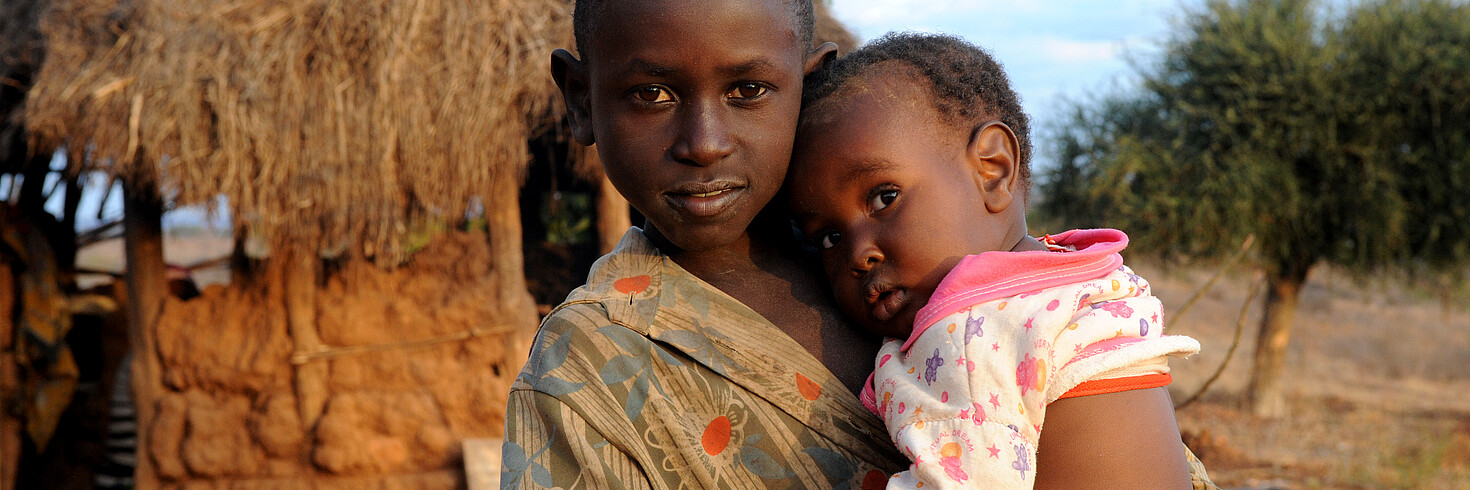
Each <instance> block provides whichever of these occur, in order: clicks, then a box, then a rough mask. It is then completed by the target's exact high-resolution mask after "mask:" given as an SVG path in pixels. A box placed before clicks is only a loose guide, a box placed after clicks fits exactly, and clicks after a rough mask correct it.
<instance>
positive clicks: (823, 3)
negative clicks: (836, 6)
mask: <svg viewBox="0 0 1470 490" xmlns="http://www.w3.org/2000/svg"><path fill="white" fill-rule="evenodd" d="M816 11H817V26H816V27H817V31H816V32H815V33H813V36H812V37H813V38H814V41H815V42H816V43H817V44H821V43H824V42H831V43H833V44H836V45H837V53H838V54H839V55H845V54H847V53H850V52H852V50H854V49H857V47H858V38H857V36H856V35H853V33H852V31H848V30H847V27H846V26H844V25H842V22H838V21H837V18H836V17H833V16H832V8H831V7H828V6H827V0H816Z"/></svg>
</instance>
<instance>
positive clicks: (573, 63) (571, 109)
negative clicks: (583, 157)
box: [551, 49, 596, 146]
mask: <svg viewBox="0 0 1470 490" xmlns="http://www.w3.org/2000/svg"><path fill="white" fill-rule="evenodd" d="M551 78H552V79H553V80H556V87H557V88H558V89H561V99H562V101H563V102H565V103H566V104H567V120H568V122H570V123H571V126H572V139H573V140H576V141H577V142H578V143H581V144H583V145H589V146H590V145H592V143H595V142H596V141H595V140H596V139H595V138H594V137H593V134H592V99H591V89H592V87H591V84H590V83H588V80H587V64H586V63H584V62H583V61H582V60H579V59H577V57H576V56H574V55H572V53H571V52H570V51H567V50H565V49H557V50H556V51H552V52H551Z"/></svg>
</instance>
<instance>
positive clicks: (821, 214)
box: [788, 68, 1024, 338]
mask: <svg viewBox="0 0 1470 490" xmlns="http://www.w3.org/2000/svg"><path fill="white" fill-rule="evenodd" d="M859 77H860V78H859V79H857V80H853V81H851V82H849V83H850V84H852V85H851V86H849V87H848V88H846V89H844V90H845V92H844V93H842V94H838V95H834V96H833V99H832V100H830V102H829V103H828V104H826V105H823V106H821V107H819V108H818V109H817V111H819V112H818V113H816V114H813V115H810V116H808V121H807V122H806V123H804V124H803V126H802V127H801V131H800V134H799V136H798V139H797V141H796V149H795V150H794V153H793V155H792V157H793V160H792V173H791V176H790V180H789V181H788V184H789V186H790V187H789V189H788V190H789V192H790V196H791V197H790V200H791V211H792V215H793V216H794V217H795V219H796V222H797V225H798V226H799V227H800V228H801V231H802V232H803V233H804V234H805V235H806V236H807V237H808V238H809V239H811V240H812V242H813V244H814V245H816V246H817V248H819V249H821V253H822V262H823V265H824V266H825V269H826V272H827V276H828V279H829V280H830V282H831V285H832V289H833V293H834V294H835V295H836V299H837V304H838V306H839V307H840V308H841V309H842V310H843V312H844V313H845V314H847V315H848V316H849V317H850V318H853V319H855V320H857V321H858V322H859V323H860V324H862V325H863V326H864V327H866V328H867V329H868V330H869V331H872V332H874V333H877V334H881V335H884V336H886V337H894V338H906V337H908V335H909V332H911V331H912V330H913V327H914V325H913V321H914V315H915V314H916V313H917V312H918V310H919V309H920V308H922V307H923V306H924V304H925V303H926V302H927V301H928V300H929V296H930V295H932V294H933V293H934V289H935V288H936V287H937V286H938V285H939V282H940V280H942V279H943V278H944V276H945V274H947V273H949V271H950V269H953V268H954V266H955V265H956V264H957V263H958V262H959V260H960V259H961V258H963V257H964V256H965V255H970V254H976V253H981V252H986V251H992V250H1001V249H1002V248H1004V247H1006V246H1007V245H1006V243H1005V240H1006V238H1005V237H1006V236H1008V235H1009V234H1013V233H1014V232H1015V231H1014V230H1009V229H1008V228H1010V227H1011V225H1010V224H1009V222H1011V221H1014V220H1007V219H1003V218H1002V217H1001V216H1000V215H997V214H994V213H992V212H990V211H988V210H987V206H986V203H985V196H984V195H983V193H984V190H983V188H984V186H985V183H986V180H985V178H984V177H983V176H982V175H981V174H982V173H984V172H980V171H976V167H975V165H974V164H973V161H974V158H973V157H974V155H973V153H974V152H973V151H972V150H973V148H974V146H972V143H971V135H970V133H971V132H970V131H969V128H956V127H953V125H952V124H948V123H944V122H943V121H942V120H941V119H940V116H939V115H938V113H937V111H936V110H935V109H934V108H933V105H932V104H931V103H930V102H929V100H928V97H929V95H928V92H927V91H926V90H925V88H924V87H923V86H921V85H919V84H918V83H917V82H916V81H915V80H914V79H913V78H911V77H909V76H908V75H906V74H904V72H901V71H897V70H894V69H883V68H874V69H873V71H872V72H871V73H868V74H864V75H859ZM1022 233H1024V231H1022Z"/></svg>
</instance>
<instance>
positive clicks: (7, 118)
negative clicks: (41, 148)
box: [0, 0, 42, 173]
mask: <svg viewBox="0 0 1470 490" xmlns="http://www.w3.org/2000/svg"><path fill="white" fill-rule="evenodd" d="M37 15H38V13H37V8H36V2H35V1H34V0H6V1H4V2H0V173H12V172H19V171H20V169H19V168H18V165H19V164H21V163H23V162H24V161H26V158H25V157H26V155H24V154H21V155H18V156H19V158H15V157H17V155H13V154H12V153H13V152H16V151H18V150H21V148H20V147H21V146H22V144H23V143H24V142H23V141H20V138H21V137H22V130H21V127H22V126H21V122H22V121H23V119H24V118H23V116H24V112H25V90H26V89H27V88H29V86H30V83H31V75H32V74H34V73H35V71H36V68H37V67H38V66H39V65H40V64H41V54H42V51H41V33H40V31H39V30H37V29H36V16H37ZM20 153H24V152H20ZM11 165H17V167H9V166H11Z"/></svg>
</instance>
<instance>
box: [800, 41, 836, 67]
mask: <svg viewBox="0 0 1470 490" xmlns="http://www.w3.org/2000/svg"><path fill="white" fill-rule="evenodd" d="M835 59H837V45H836V44H833V43H832V42H831V41H828V42H825V43H822V45H821V46H817V47H816V48H814V49H812V50H811V51H810V52H808V53H807V54H806V70H805V71H803V72H802V74H804V75H811V74H812V72H814V71H817V69H819V68H821V67H823V66H826V65H827V63H831V62H832V60H835Z"/></svg>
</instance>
